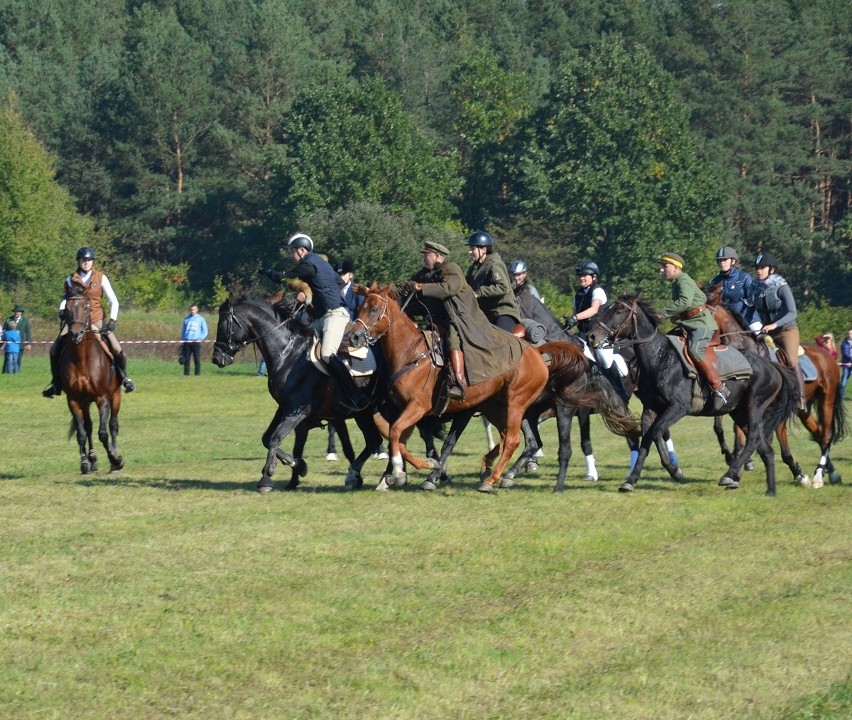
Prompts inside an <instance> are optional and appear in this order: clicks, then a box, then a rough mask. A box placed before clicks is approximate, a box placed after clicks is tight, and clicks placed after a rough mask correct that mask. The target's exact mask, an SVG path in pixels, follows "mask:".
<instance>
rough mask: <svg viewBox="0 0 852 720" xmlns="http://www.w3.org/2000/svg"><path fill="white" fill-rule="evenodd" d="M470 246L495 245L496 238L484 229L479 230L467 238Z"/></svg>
mask: <svg viewBox="0 0 852 720" xmlns="http://www.w3.org/2000/svg"><path fill="white" fill-rule="evenodd" d="M467 246H468V247H494V238H492V237H491V236H490V235H489V234H488V233H487V232H485V231H484V230H477V231H476V232H475V233H472V234H471V235H470V237H468V239H467Z"/></svg>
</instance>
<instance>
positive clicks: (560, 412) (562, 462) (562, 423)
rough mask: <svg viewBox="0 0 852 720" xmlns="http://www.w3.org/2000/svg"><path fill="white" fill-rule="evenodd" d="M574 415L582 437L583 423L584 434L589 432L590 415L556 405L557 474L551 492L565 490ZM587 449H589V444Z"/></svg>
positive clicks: (584, 411)
mask: <svg viewBox="0 0 852 720" xmlns="http://www.w3.org/2000/svg"><path fill="white" fill-rule="evenodd" d="M575 413H576V414H577V419H578V420H579V421H580V434H581V436H582V433H583V423H584V422H585V423H586V432H588V430H589V428H588V423H589V418H590V417H591V413H590V412H588V411H587V410H580V411H579V412H578V411H576V410H574V408H572V407H569V406H567V405H560V404H559V403H557V404H556V432H557V434H558V435H559V474H558V475H557V476H556V487H554V488H553V492H562V491H564V490H565V475H566V474H567V473H568V461H569V460H570V459H571V423H572V421H573V420H574V414H575ZM590 442H591V441H590ZM589 447H590V449H591V444H590V445H589Z"/></svg>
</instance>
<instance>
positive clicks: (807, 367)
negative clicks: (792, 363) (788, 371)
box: [766, 343, 817, 382]
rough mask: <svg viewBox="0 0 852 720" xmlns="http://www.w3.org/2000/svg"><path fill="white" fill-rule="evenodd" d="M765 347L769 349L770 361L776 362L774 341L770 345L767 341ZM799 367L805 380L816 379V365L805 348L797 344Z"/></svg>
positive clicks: (776, 349) (776, 350)
mask: <svg viewBox="0 0 852 720" xmlns="http://www.w3.org/2000/svg"><path fill="white" fill-rule="evenodd" d="M766 347H767V348H768V349H769V358H770V359H771V360H772V362H774V363H777V362H778V347H777V346H776V345H775V343H772V344H771V345H770V344H768V343H767V345H766ZM798 358H799V367H800V368H802V377H803V378H805V382H813V381H814V380H816V379H817V369H816V365H814V361H813V360H811V359H810V358H809V357H808V356H807V355H806V354H805V349H804V348H803V347H802V346H801V345H799V352H798ZM785 364H786V363H785Z"/></svg>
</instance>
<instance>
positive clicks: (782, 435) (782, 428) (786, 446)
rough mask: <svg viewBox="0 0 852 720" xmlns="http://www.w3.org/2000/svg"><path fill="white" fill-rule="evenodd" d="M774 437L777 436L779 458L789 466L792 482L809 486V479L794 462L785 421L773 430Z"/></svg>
mask: <svg viewBox="0 0 852 720" xmlns="http://www.w3.org/2000/svg"><path fill="white" fill-rule="evenodd" d="M775 437H777V438H778V446H779V447H780V448H781V459H782V460H783V461H784V464H785V465H786V466H787V467H788V468H790V472H791V473H792V474H793V482H794V483H797V484H799V485H804V486H806V487H810V485H811V479H810V478H809V477H808V476H807V475H805V474H804V473H803V472H802V468H801V467H800V466H799V463H797V462H796V459H795V458H794V457H793V453H792V452H791V451H790V442H789V440H788V439H787V423H786V422H782V423H781V424H780V425H779V426H778V427H777V429H776V430H775Z"/></svg>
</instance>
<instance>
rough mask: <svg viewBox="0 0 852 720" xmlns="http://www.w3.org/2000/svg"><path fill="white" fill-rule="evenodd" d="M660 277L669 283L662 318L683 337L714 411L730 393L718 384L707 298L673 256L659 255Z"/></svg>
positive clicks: (710, 316)
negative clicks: (711, 396) (714, 401)
mask: <svg viewBox="0 0 852 720" xmlns="http://www.w3.org/2000/svg"><path fill="white" fill-rule="evenodd" d="M659 263H660V273H661V274H662V275H663V277H665V278H666V280H669V281H671V283H672V302H671V305H668V306H667V307H665V308H663V310H662V314H663V317H670V318H671V319H672V321H673V322H675V323H676V324H677V325H679V326H680V327H682V328H683V329H684V330H685V331H686V335H687V348H688V352H689V356H690V357H691V358H692V360H693V362H694V363H695V367H696V368H698V370H699V371H700V372H701V374H702V375H703V376H704V379H705V380H707V383H708V384H709V385H710V388H711V390H712V391H713V393H714V394H715V395H716V397H717V404H718V409H721V408H722V406H724V405H725V404H726V403H727V402H728V398H729V395H730V393H729V392H728V388H726V387H725V383H723V382H722V381H721V380H719V371H718V368H717V365H716V351H715V349H714V348H713V346H712V345H710V341H711V340H712V338H713V333H714V332H715V331H716V329H717V328H716V320H715V319H714V318H713V315H712V314H711V313H710V311H709V310H708V309H707V306H706V305H705V303H706V302H707V296H706V295H705V294H704V293H703V292H702V291H701V289H700V288H699V287H698V285H696V284H695V280H693V279H692V278H691V277H689V275H687V274H686V273H685V272H684V271H683V266H684V260H683V258H682V257H681V256H680V255H678V254H677V253H663V255H662V256H661V257H660V260H659Z"/></svg>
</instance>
